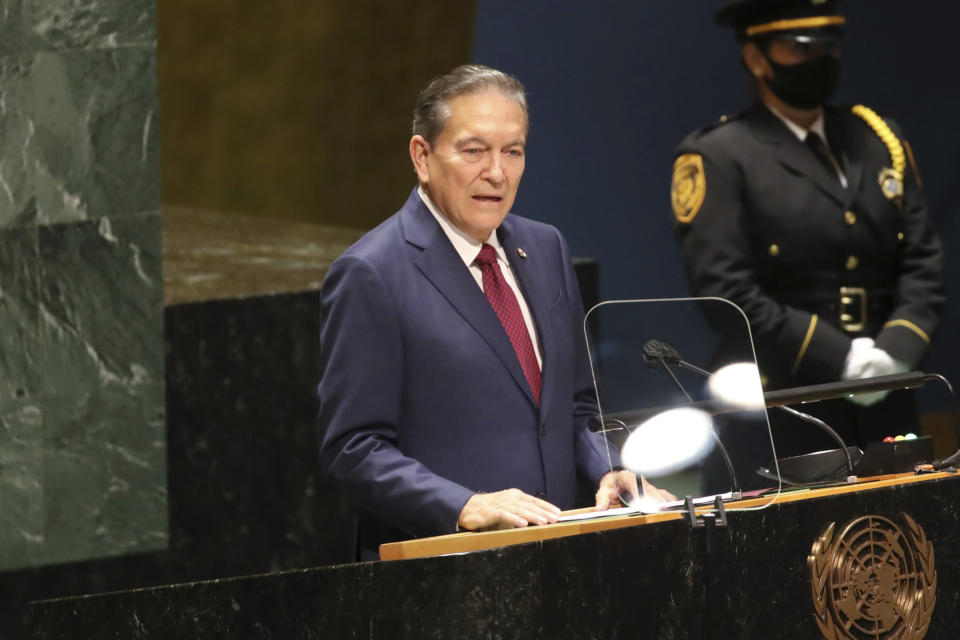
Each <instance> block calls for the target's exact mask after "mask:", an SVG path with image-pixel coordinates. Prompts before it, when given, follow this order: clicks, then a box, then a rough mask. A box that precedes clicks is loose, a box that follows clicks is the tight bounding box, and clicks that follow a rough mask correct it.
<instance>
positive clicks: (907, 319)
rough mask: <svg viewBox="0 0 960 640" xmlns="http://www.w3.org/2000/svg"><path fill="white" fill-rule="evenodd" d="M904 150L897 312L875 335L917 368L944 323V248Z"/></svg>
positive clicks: (883, 345) (893, 353)
mask: <svg viewBox="0 0 960 640" xmlns="http://www.w3.org/2000/svg"><path fill="white" fill-rule="evenodd" d="M890 124H891V125H892V126H895V125H893V123H890ZM896 133H897V137H898V138H900V136H899V132H896ZM900 139H901V140H902V138H900ZM903 145H904V148H905V150H906V152H907V157H908V159H909V162H907V166H906V169H905V171H904V181H903V183H904V184H903V186H904V195H903V213H902V219H901V231H900V233H901V234H902V236H901V239H900V241H899V245H898V266H899V277H898V278H897V290H896V292H895V297H896V300H897V306H896V307H895V308H894V310H893V312H892V313H891V314H890V317H889V318H888V319H887V321H886V323H885V324H884V325H883V328H882V329H881V331H880V333H879V334H878V335H877V337H876V345H877V347H879V348H881V349H883V350H884V351H886V352H887V353H889V354H890V355H891V356H893V357H894V358H896V359H897V360H900V361H901V362H904V363H906V364H907V365H909V366H910V367H911V368H913V367H916V366H917V365H918V364H919V362H920V359H921V358H922V357H923V355H924V354H925V353H926V351H927V349H928V348H929V346H930V339H931V337H932V335H933V332H934V330H935V329H936V327H937V324H938V322H939V320H940V314H941V311H942V308H943V303H944V300H945V294H944V288H943V248H942V247H941V245H940V240H939V238H938V237H937V234H936V232H935V231H934V229H933V227H932V225H931V224H930V219H929V217H928V216H927V205H926V199H925V198H924V195H923V189H922V187H921V186H920V181H919V178H918V176H917V174H916V164H915V163H914V161H913V157H912V152H911V151H910V147H909V144H907V143H906V141H904V142H903Z"/></svg>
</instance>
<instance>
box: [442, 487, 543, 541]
mask: <svg viewBox="0 0 960 640" xmlns="http://www.w3.org/2000/svg"><path fill="white" fill-rule="evenodd" d="M559 516H560V509H559V508H558V507H556V506H554V505H552V504H550V503H549V502H547V501H546V500H541V499H540V498H535V497H533V496H531V495H528V494H526V493H524V492H523V491H520V490H519V489H506V490H504V491H497V492H496V493H475V494H473V495H472V496H471V497H470V499H469V500H467V503H466V504H465V505H463V509H462V510H461V511H460V519H459V520H457V525H459V527H460V528H461V529H466V530H468V531H490V530H493V529H512V528H514V527H525V526H527V525H528V524H548V523H552V522H556V521H557V518H558V517H559Z"/></svg>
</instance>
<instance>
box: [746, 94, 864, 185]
mask: <svg viewBox="0 0 960 640" xmlns="http://www.w3.org/2000/svg"><path fill="white" fill-rule="evenodd" d="M753 125H754V130H755V131H756V132H757V136H758V137H759V138H760V139H761V140H764V141H765V142H767V143H768V144H772V145H775V146H776V147H777V150H776V157H777V160H778V161H779V162H780V163H781V164H783V165H785V166H787V167H789V168H790V169H792V170H793V171H795V172H796V173H799V174H801V175H804V176H806V177H807V178H809V179H810V180H811V181H813V183H814V184H816V185H817V187H818V188H819V189H820V190H821V191H823V192H824V193H825V194H827V195H828V196H830V197H831V198H833V199H834V200H836V201H837V203H838V204H843V203H844V202H845V201H846V199H847V193H846V192H845V191H846V190H845V189H844V188H843V185H841V184H840V181H839V180H838V179H837V176H836V175H832V174H831V173H830V172H829V170H828V169H827V168H826V167H825V166H823V164H821V163H820V161H819V160H817V157H816V156H815V155H814V154H813V152H812V151H811V150H810V148H809V147H807V145H805V144H804V143H803V142H801V141H800V140H798V139H797V136H795V135H794V134H793V132H792V131H790V129H788V128H787V125H785V124H784V123H782V122H781V121H780V120H779V118H777V116H775V115H774V114H773V113H771V112H770V110H769V109H767V108H766V107H764V106H762V105H758V106H757V107H755V109H754V118H753ZM828 136H829V133H828Z"/></svg>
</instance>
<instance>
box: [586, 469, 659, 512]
mask: <svg viewBox="0 0 960 640" xmlns="http://www.w3.org/2000/svg"><path fill="white" fill-rule="evenodd" d="M640 479H641V481H642V483H643V495H644V496H645V497H648V498H650V499H651V500H653V501H655V502H668V501H671V500H676V499H677V498H676V497H675V496H674V495H673V494H672V493H670V492H669V491H664V490H662V489H657V488H656V487H655V486H653V485H652V484H650V483H649V482H647V479H646V478H644V477H642V476H641V478H640ZM638 493H639V491H638V488H637V476H636V475H634V474H633V473H631V472H630V471H626V470H621V471H611V472H609V473H606V474H604V476H603V477H602V478H600V486H599V488H598V489H597V496H596V499H597V506H596V510H597V511H603V510H605V509H611V508H615V507H619V506H620V496H621V495H622V496H623V498H624V500H627V501H632V500H634V499H635V498H636V497H637V494H638Z"/></svg>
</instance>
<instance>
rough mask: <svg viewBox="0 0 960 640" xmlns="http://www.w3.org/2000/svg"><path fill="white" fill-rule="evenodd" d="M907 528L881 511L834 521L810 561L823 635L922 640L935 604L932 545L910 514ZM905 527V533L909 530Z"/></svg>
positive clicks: (845, 639) (848, 639) (849, 639)
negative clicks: (837, 527) (843, 521)
mask: <svg viewBox="0 0 960 640" xmlns="http://www.w3.org/2000/svg"><path fill="white" fill-rule="evenodd" d="M900 515H901V517H902V519H903V523H904V524H905V527H904V529H901V528H900V527H898V526H897V525H896V524H895V523H894V522H893V521H892V520H889V519H887V518H883V517H880V516H865V517H862V518H857V519H856V520H852V521H851V522H848V523H847V524H846V525H845V526H844V527H843V528H842V530H841V532H840V534H839V535H837V536H836V537H834V530H835V524H836V523H831V524H830V526H828V527H827V528H826V530H825V531H824V533H823V535H821V536H820V537H819V538H818V539H817V541H816V542H814V544H813V548H812V549H811V550H810V555H809V556H808V557H807V565H808V566H809V567H810V589H811V595H812V596H813V607H814V611H815V613H816V619H817V625H819V627H820V631H821V632H822V633H823V637H824V638H826V640H867V639H868V638H869V639H870V640H920V639H921V638H923V637H924V636H925V635H926V634H927V628H928V626H929V624H930V618H931V616H932V615H933V607H934V604H935V603H936V590H937V572H936V569H935V568H934V557H933V545H932V544H931V543H930V542H929V541H928V540H927V536H926V534H925V533H924V531H923V529H922V528H920V525H918V524H917V523H916V522H914V521H913V519H912V518H911V517H910V516H908V515H907V514H905V513H902V514H900ZM904 530H905V531H906V533H904Z"/></svg>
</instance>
